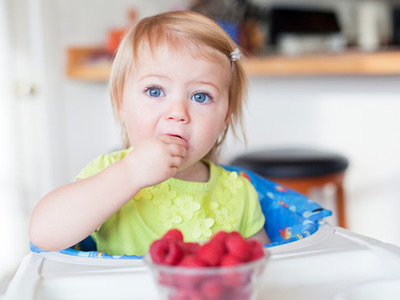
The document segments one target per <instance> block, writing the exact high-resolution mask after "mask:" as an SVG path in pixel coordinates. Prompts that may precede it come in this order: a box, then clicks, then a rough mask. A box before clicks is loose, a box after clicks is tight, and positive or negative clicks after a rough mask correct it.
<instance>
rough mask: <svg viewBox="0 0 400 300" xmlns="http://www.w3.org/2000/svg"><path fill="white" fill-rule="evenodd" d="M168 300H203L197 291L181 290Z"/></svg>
mask: <svg viewBox="0 0 400 300" xmlns="http://www.w3.org/2000/svg"><path fill="white" fill-rule="evenodd" d="M168 300H203V297H202V295H201V293H200V291H198V290H197V289H191V288H181V289H179V290H178V291H177V292H176V293H174V294H172V295H169V297H168Z"/></svg>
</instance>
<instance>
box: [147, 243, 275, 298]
mask: <svg viewBox="0 0 400 300" xmlns="http://www.w3.org/2000/svg"><path fill="white" fill-rule="evenodd" d="M268 258H269V252H268V251H267V250H265V256H264V257H261V258H259V259H257V260H254V261H251V262H247V263H243V264H240V265H236V266H229V267H201V268H192V267H180V266H168V265H162V264H154V263H153V262H152V260H151V257H150V255H149V254H147V255H145V257H144V261H145V263H146V264H147V265H148V266H149V267H150V270H151V272H152V275H153V279H154V281H155V283H156V285H157V288H158V292H159V296H160V299H161V300H188V299H192V300H225V299H226V300H253V299H256V297H257V292H258V287H259V285H260V279H261V277H262V274H263V273H264V269H265V266H266V263H267V261H268Z"/></svg>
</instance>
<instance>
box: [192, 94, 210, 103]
mask: <svg viewBox="0 0 400 300" xmlns="http://www.w3.org/2000/svg"><path fill="white" fill-rule="evenodd" d="M192 100H193V101H196V102H198V103H208V102H210V101H211V97H210V96H209V95H208V94H206V93H196V94H194V95H193V96H192Z"/></svg>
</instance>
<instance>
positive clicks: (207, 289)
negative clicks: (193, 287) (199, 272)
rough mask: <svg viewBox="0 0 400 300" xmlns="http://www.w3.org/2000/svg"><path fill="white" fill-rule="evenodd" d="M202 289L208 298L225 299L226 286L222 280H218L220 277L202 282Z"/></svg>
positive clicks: (214, 299) (213, 299)
mask: <svg viewBox="0 0 400 300" xmlns="http://www.w3.org/2000/svg"><path fill="white" fill-rule="evenodd" d="M200 290H201V292H202V294H203V295H204V296H206V299H212V300H219V299H223V294H224V292H225V290H226V287H225V285H224V284H223V282H222V281H221V280H218V277H215V278H209V279H206V280H205V281H204V282H202V284H201V286H200Z"/></svg>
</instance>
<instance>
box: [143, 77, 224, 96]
mask: <svg viewBox="0 0 400 300" xmlns="http://www.w3.org/2000/svg"><path fill="white" fill-rule="evenodd" d="M151 77H158V78H163V79H166V80H168V81H171V80H172V79H171V78H170V77H168V76H167V75H160V74H147V75H144V76H143V77H141V78H139V80H140V81H142V80H144V79H147V78H151ZM190 83H195V84H204V85H210V86H212V87H213V88H214V89H216V90H217V91H218V92H220V88H219V87H218V86H217V85H216V84H215V83H213V82H212V81H204V80H198V81H196V80H194V81H193V82H190Z"/></svg>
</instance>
